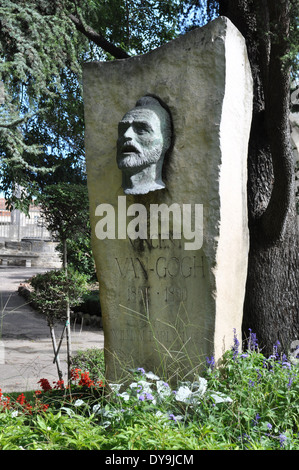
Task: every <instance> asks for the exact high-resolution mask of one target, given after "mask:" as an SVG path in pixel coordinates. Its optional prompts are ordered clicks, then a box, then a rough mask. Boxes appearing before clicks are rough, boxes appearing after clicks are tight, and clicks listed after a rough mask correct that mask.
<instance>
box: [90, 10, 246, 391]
mask: <svg viewBox="0 0 299 470" xmlns="http://www.w3.org/2000/svg"><path fill="white" fill-rule="evenodd" d="M83 86H84V106H85V123H86V131H85V145H86V164H87V178H88V189H89V197H90V218H91V227H92V246H93V253H94V258H95V262H96V267H97V273H98V279H99V285H100V300H101V307H102V316H103V328H104V337H105V359H106V376H107V380H109V381H112V382H115V381H122V380H123V379H124V378H125V377H126V374H127V371H128V370H129V369H130V368H135V367H143V368H144V369H146V370H151V371H153V372H156V373H158V374H163V375H165V377H167V378H168V379H171V378H172V379H173V380H174V381H175V380H177V379H182V378H184V377H190V376H191V377H192V376H193V373H194V372H195V371H196V370H197V369H200V368H201V366H202V364H203V363H205V359H206V356H209V357H210V356H214V357H215V359H216V360H217V359H219V358H220V357H221V355H222V354H223V352H224V351H225V350H227V349H228V348H230V347H231V346H232V344H233V335H234V329H235V331H236V333H237V334H238V336H239V337H241V322H242V309H243V300H244V291H245V282H246V273H247V255H248V227H247V195H246V183H247V146H248V138H249V131H250V123H251V111H252V79H251V73H250V66H249V63H248V59H247V53H246V47H245V41H244V39H243V37H242V36H241V34H240V33H239V32H238V30H237V29H236V28H235V27H234V26H233V25H232V23H231V22H230V21H229V20H227V19H226V18H218V19H217V20H215V21H213V22H212V23H210V24H209V25H207V26H205V27H204V28H200V29H196V30H193V31H191V32H189V33H188V34H186V35H184V36H182V37H180V38H178V39H176V40H174V41H171V42H169V43H168V44H166V45H165V46H163V47H160V48H158V49H156V50H154V51H152V52H150V53H148V54H145V55H143V56H137V57H132V58H130V59H126V60H115V61H113V62H105V63H101V62H94V63H89V64H86V66H85V69H84V82H83Z"/></svg>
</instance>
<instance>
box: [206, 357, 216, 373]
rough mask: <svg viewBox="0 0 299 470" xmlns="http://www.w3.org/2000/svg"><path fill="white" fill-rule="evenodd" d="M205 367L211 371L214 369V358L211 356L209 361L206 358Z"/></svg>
mask: <svg viewBox="0 0 299 470" xmlns="http://www.w3.org/2000/svg"><path fill="white" fill-rule="evenodd" d="M206 362H207V365H208V366H210V368H211V369H212V370H213V369H214V367H215V359H214V356H211V359H210V358H209V357H207V358H206Z"/></svg>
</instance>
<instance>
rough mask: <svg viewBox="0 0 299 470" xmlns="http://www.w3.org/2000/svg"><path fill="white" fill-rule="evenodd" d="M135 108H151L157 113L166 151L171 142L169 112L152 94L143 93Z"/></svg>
mask: <svg viewBox="0 0 299 470" xmlns="http://www.w3.org/2000/svg"><path fill="white" fill-rule="evenodd" d="M135 107H136V108H139V107H142V108H147V109H151V110H153V111H154V112H156V113H157V114H158V116H159V117H160V119H161V123H162V124H163V126H162V131H163V134H164V137H165V139H164V151H165V152H166V151H167V150H168V149H169V147H170V145H171V142H172V119H171V114H170V112H169V110H168V109H166V107H165V106H163V104H162V103H161V101H160V100H159V99H158V98H156V97H154V96H152V95H145V96H143V97H142V98H139V100H138V101H137V102H136V105H135Z"/></svg>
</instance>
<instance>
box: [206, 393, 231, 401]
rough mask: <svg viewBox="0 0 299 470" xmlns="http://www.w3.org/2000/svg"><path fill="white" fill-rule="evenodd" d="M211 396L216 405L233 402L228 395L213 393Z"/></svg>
mask: <svg viewBox="0 0 299 470" xmlns="http://www.w3.org/2000/svg"><path fill="white" fill-rule="evenodd" d="M210 396H211V398H213V400H214V402H215V403H225V402H228V403H232V401H233V400H232V399H231V398H230V397H227V396H226V395H224V394H223V393H220V392H213V393H211V394H210Z"/></svg>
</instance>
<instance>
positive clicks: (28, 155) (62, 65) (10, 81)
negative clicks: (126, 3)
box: [0, 0, 82, 196]
mask: <svg viewBox="0 0 299 470" xmlns="http://www.w3.org/2000/svg"><path fill="white" fill-rule="evenodd" d="M58 6H59V2H55V1H53V2H48V1H45V0H38V1H32V0H29V1H27V0H26V1H24V0H3V1H2V2H1V5H0V18H1V20H0V22H1V28H0V80H2V82H3V83H4V89H5V93H4V99H5V100H4V103H3V104H1V105H0V141H1V147H0V155H1V178H2V187H3V189H4V190H5V191H6V192H8V193H9V190H10V189H11V188H9V182H10V183H11V181H13V182H14V184H16V183H19V184H21V185H23V186H28V188H27V189H31V191H32V190H34V189H35V185H34V183H33V181H34V175H35V174H36V169H37V167H39V172H40V174H42V173H43V174H44V173H45V172H46V171H47V167H46V166H44V165H43V164H42V163H41V162H40V161H39V158H40V156H41V155H42V153H43V151H44V149H43V148H42V145H41V144H42V142H41V143H40V142H38V141H34V142H32V141H30V140H29V141H28V140H27V137H26V134H27V129H28V126H29V127H30V122H34V120H35V119H36V118H37V117H38V119H39V118H40V116H41V115H42V113H43V112H45V110H46V109H47V107H48V106H49V105H50V104H51V101H52V100H53V99H54V97H55V96H57V93H61V92H62V90H63V85H62V80H61V72H62V71H63V70H65V69H66V67H68V68H69V70H70V71H72V73H75V74H80V71H81V69H80V66H79V62H78V47H79V44H80V43H79V42H78V40H77V37H78V36H77V33H76V30H75V28H74V26H73V24H72V22H71V21H70V20H69V18H68V17H67V16H66V15H65V14H64V13H63V11H61V9H60V8H59V7H58ZM81 49H82V47H81ZM36 162H38V165H36ZM30 183H31V184H30ZM29 196H30V195H29Z"/></svg>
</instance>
